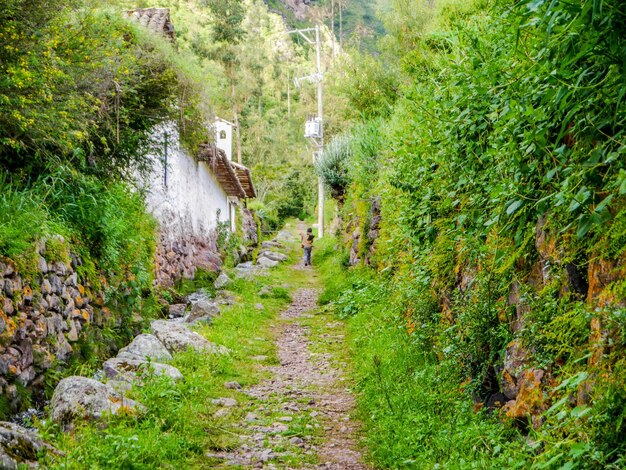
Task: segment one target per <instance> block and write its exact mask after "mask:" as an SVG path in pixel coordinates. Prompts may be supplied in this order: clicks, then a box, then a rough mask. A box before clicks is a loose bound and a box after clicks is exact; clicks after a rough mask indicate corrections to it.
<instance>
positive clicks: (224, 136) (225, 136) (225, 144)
mask: <svg viewBox="0 0 626 470" xmlns="http://www.w3.org/2000/svg"><path fill="white" fill-rule="evenodd" d="M213 125H214V126H215V146H216V147H217V148H218V149H222V150H223V151H224V152H226V156H227V157H228V159H229V160H232V159H233V125H232V124H231V123H230V122H228V121H225V120H223V119H220V118H216V119H215V123H214V124H213Z"/></svg>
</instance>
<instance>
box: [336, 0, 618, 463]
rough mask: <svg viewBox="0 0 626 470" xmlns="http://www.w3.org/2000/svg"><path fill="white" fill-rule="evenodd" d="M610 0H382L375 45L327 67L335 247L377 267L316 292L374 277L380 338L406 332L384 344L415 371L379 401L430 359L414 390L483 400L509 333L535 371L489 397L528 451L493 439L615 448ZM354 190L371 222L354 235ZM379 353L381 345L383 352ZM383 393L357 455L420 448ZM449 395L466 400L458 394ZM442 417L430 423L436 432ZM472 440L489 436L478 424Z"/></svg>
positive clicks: (498, 384)
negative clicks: (341, 160)
mask: <svg viewBox="0 0 626 470" xmlns="http://www.w3.org/2000/svg"><path fill="white" fill-rule="evenodd" d="M409 4H410V6H411V7H412V8H407V6H409ZM621 7H622V5H621V4H620V2H611V1H605V2H595V1H583V2H580V3H569V2H543V1H532V2H518V3H516V4H515V5H513V6H511V5H509V4H508V3H505V2H485V1H479V2H474V3H473V4H467V3H461V2H444V3H442V4H439V5H433V4H432V3H429V2H423V3H422V2H417V1H408V2H407V1H397V2H394V8H392V9H391V11H390V12H389V14H388V17H387V30H388V31H389V32H390V35H389V36H388V37H386V38H385V40H384V42H383V43H382V44H381V47H382V48H383V50H384V54H383V56H382V57H381V58H380V61H379V63H376V62H375V61H370V62H368V63H367V64H366V67H365V68H359V67H358V66H357V67H355V70H354V72H351V73H349V75H348V77H347V80H346V82H345V83H346V85H345V87H346V96H347V98H348V99H349V100H350V104H351V106H349V108H348V109H352V110H354V114H355V116H357V117H358V116H361V118H362V119H363V121H364V122H363V123H362V124H360V125H359V127H357V128H356V131H355V132H354V133H353V138H352V147H353V157H352V158H351V159H350V160H348V161H347V164H346V167H345V171H346V172H348V171H352V172H353V174H352V177H351V180H352V182H351V185H350V187H349V190H348V193H347V195H346V206H345V210H344V215H345V216H346V218H347V220H346V222H348V223H349V224H350V225H348V226H349V227H351V230H353V229H354V224H355V221H356V223H357V224H359V225H360V226H361V231H360V233H361V234H362V235H361V237H360V239H358V246H356V245H355V244H351V245H350V246H349V247H350V248H352V249H353V250H354V248H355V246H356V249H357V250H358V254H359V257H360V259H362V260H369V261H371V262H372V263H373V264H374V266H375V267H377V268H378V270H380V271H381V272H383V273H385V274H384V276H383V277H382V278H378V279H376V280H375V279H373V278H371V277H368V276H365V280H361V281H359V284H358V285H356V286H355V287H354V288H352V289H350V290H349V291H348V293H347V294H345V293H344V294H343V295H339V293H336V294H335V296H334V297H335V298H337V296H339V297H338V298H337V301H336V305H337V307H338V308H339V310H340V311H341V312H344V313H345V314H357V317H358V318H361V316H362V315H368V318H369V316H370V315H371V313H369V312H372V299H379V298H381V297H382V298H385V299H387V302H386V303H384V305H385V306H386V308H385V312H387V314H388V315H389V316H388V317H384V321H389V322H391V323H392V324H393V325H399V324H404V330H405V332H406V333H401V332H398V330H393V331H395V335H394V339H393V341H395V342H396V343H394V344H396V346H394V347H391V346H389V349H390V350H392V349H393V350H395V348H402V350H405V348H408V349H406V351H405V352H403V353H399V354H400V355H401V356H404V355H409V356H412V357H413V358H414V359H413V360H411V359H407V364H406V365H403V366H400V365H399V364H398V366H399V367H404V368H405V369H404V370H406V371H407V373H409V371H411V370H421V371H422V372H421V375H420V377H422V378H420V379H418V378H417V377H412V375H413V373H410V374H409V375H410V376H411V378H409V379H407V384H406V387H401V388H394V389H393V391H387V392H384V393H388V394H389V400H390V401H391V402H392V403H393V401H394V400H401V399H403V398H402V397H404V396H406V394H408V393H411V392H410V390H414V389H413V388H412V387H414V386H418V385H415V384H414V382H413V381H414V380H422V381H426V383H431V382H430V380H434V378H431V377H426V378H424V377H423V374H427V373H431V374H435V373H436V374H437V375H438V376H439V379H438V380H440V381H442V383H443V385H442V388H439V387H432V392H431V393H432V395H429V392H428V390H425V391H424V392H419V393H426V399H427V400H435V399H436V396H435V394H440V393H441V392H442V390H444V389H447V390H453V389H458V387H460V386H461V387H463V389H464V390H465V393H466V395H465V396H466V398H465V399H464V400H465V401H467V400H470V399H473V400H474V402H475V403H476V404H477V405H480V406H483V405H484V406H486V407H489V406H491V405H492V403H493V401H492V400H495V399H496V397H497V396H499V395H498V393H500V392H501V391H502V390H503V388H504V387H505V386H506V384H505V380H506V376H505V375H503V363H506V361H511V360H519V357H515V356H514V351H515V350H516V348H520V350H521V351H524V357H523V359H522V360H521V361H522V365H523V367H524V368H525V370H530V371H537V370H540V371H542V372H541V373H542V374H543V373H545V378H544V379H542V380H543V381H542V382H541V385H540V387H539V389H533V390H535V391H534V392H533V393H534V394H537V393H538V394H539V395H538V396H537V395H532V397H534V398H532V397H531V396H530V395H528V396H524V397H523V399H520V398H518V400H517V402H516V401H515V400H513V404H512V405H511V404H509V405H507V407H505V408H504V409H503V410H502V411H499V412H498V413H499V414H500V415H501V417H502V419H504V420H505V421H507V422H508V423H509V426H517V427H519V429H520V431H521V432H522V433H530V434H531V436H532V439H531V440H530V441H529V442H531V441H532V445H533V446H535V447H534V449H535V450H534V451H535V452H536V451H537V450H541V452H538V453H536V454H535V455H534V456H532V457H530V456H529V457H523V456H521V455H517V451H518V449H519V448H520V447H519V445H520V442H518V441H515V442H513V443H511V444H509V443H508V442H506V440H498V442H499V443H498V444H497V446H496V449H497V452H498V453H500V452H502V451H503V449H507V450H506V452H507V455H508V457H506V458H507V459H508V458H509V457H510V458H512V459H513V461H517V462H518V463H519V464H520V465H522V466H524V465H531V464H534V465H537V466H539V467H541V466H546V467H550V466H556V465H564V464H565V463H566V462H570V463H569V464H568V465H570V467H569V468H574V467H576V466H584V465H587V466H597V467H602V466H610V465H613V466H616V467H619V466H620V465H623V463H624V460H623V459H624V454H625V452H626V448H624V441H623V436H624V432H626V431H625V428H624V414H623V411H619V410H620V409H622V408H621V407H622V405H623V403H624V400H625V399H626V395H624V389H625V388H624V377H623V376H622V374H621V373H620V372H619V370H621V368H622V367H623V364H624V352H625V351H626V343H624V330H623V306H624V302H625V300H624V299H625V298H626V282H625V280H624V278H625V276H624V256H625V252H624V249H625V245H624V240H625V238H624V237H626V231H625V226H624V218H625V217H626V212H625V211H624V201H625V199H624V197H625V196H624V195H625V194H626V183H625V181H626V180H625V176H626V166H625V162H626V158H625V157H626V155H625V154H626V145H625V144H626V142H625V134H624V122H625V119H626V106H625V104H624V95H625V94H626V85H625V77H626V75H625V74H626V70H625V69H624V63H626V56H625V51H626V43H625V40H624V38H625V37H626V35H625V27H626V23H625V20H626V16H625V14H624V12H623V8H621ZM407 12H415V14H407ZM395 89H397V90H399V91H400V95H399V96H398V97H396V96H394V90H395ZM363 129H369V131H370V132H363ZM374 198H381V200H382V222H381V223H380V231H376V234H375V235H379V237H378V238H376V239H375V240H374V239H372V240H369V239H368V236H369V235H367V236H366V235H365V234H367V233H368V227H369V223H370V222H369V220H370V217H371V214H372V211H371V201H372V200H374ZM372 244H374V246H375V248H376V250H375V256H374V258H373V259H372V258H371V257H370V256H369V254H370V253H369V251H370V248H371V246H372ZM387 276H390V278H389V279H387ZM357 278H360V275H359V276H357ZM391 286H393V289H390V288H389V287H391ZM329 298H333V295H331V294H329ZM389 304H391V305H393V308H391V309H390V308H389V307H388V305H389ZM381 315H384V314H382V313H381ZM355 321H358V320H355ZM594 325H595V326H594ZM597 325H600V326H599V327H598V326H597ZM368 327H369V328H372V326H368ZM405 334H408V335H409V337H408V339H406V338H404V337H403V335H405ZM363 335H365V333H363ZM357 336H361V334H359V335H357ZM381 340H382V339H381ZM367 341H369V340H367ZM372 341H374V343H375V342H376V341H377V340H376V338H373V339H372ZM407 341H408V345H407ZM410 351H414V352H413V353H411V352H410ZM380 354H381V355H380V359H379V360H380V361H382V364H385V361H392V362H393V361H396V356H395V355H394V356H385V355H384V352H382V353H380ZM370 360H371V358H370ZM397 360H398V361H400V360H403V359H401V358H400V357H398V358H397ZM375 363H376V362H375V361H374V363H373V364H372V363H370V364H369V366H368V367H369V368H368V367H366V366H364V369H363V370H365V371H366V372H365V378H364V380H365V382H364V386H367V385H366V384H367V383H368V381H372V383H374V384H375V383H377V381H378V380H383V381H384V380H390V379H389V378H387V379H385V378H384V377H381V378H380V379H378V378H377V374H381V373H384V370H385V369H384V368H383V369H381V367H379V366H376V365H375ZM435 364H437V366H436V367H435ZM431 368H432V369H431ZM381 370H382V372H381ZM387 370H388V374H392V371H391V369H387ZM429 370H430V371H431V372H427V371H429ZM389 377H392V376H389ZM599 377H601V379H599ZM520 380H521V379H518V384H519V383H520ZM390 382H393V380H390ZM368 393H369V392H368ZM368 393H366V394H365V396H364V398H363V401H362V407H363V410H364V411H365V412H366V413H372V412H373V410H374V409H376V406H378V407H380V406H381V405H380V400H383V398H381V396H380V393H381V391H380V389H379V392H378V394H379V398H378V400H379V401H374V400H373V398H372V397H371V396H369V395H368ZM416 393H417V392H416ZM383 396H384V394H383ZM456 399H459V400H461V399H462V398H461V397H457V398H456ZM500 400H501V401H502V398H500ZM506 400H509V399H508V398H505V401H506ZM524 400H526V401H524ZM501 404H502V403H501ZM388 408H389V409H388V410H387V412H381V411H379V412H378V413H377V414H376V415H375V416H374V415H368V418H367V419H368V420H371V421H372V424H371V426H372V433H371V434H370V436H371V439H372V441H371V442H372V445H373V453H374V456H375V457H376V458H377V459H379V460H378V461H379V462H380V463H381V464H385V465H393V464H392V462H394V461H396V462H397V461H401V460H403V459H408V460H416V461H418V462H422V461H428V458H430V457H432V455H431V454H429V453H427V451H426V450H425V449H424V448H423V447H422V446H420V445H417V444H410V443H406V444H404V445H402V444H398V443H397V441H396V440H397V437H396V434H395V432H393V433H392V432H391V430H392V428H397V427H400V428H402V427H403V426H405V425H406V426H408V424H404V423H405V420H406V419H421V418H419V416H418V415H411V414H410V413H408V414H407V415H404V416H400V415H398V414H397V413H394V411H393V409H392V408H393V406H389V407H388ZM423 412H424V411H422V413H423ZM416 413H418V414H419V413H420V411H419V410H416ZM459 413H461V417H459V419H467V420H468V421H471V420H472V419H473V418H471V417H469V416H467V414H468V413H472V411H471V410H470V409H469V407H466V411H459ZM463 416H465V417H463ZM527 418H528V419H527ZM531 418H532V419H531ZM608 423H612V425H608ZM485 426H486V424H485ZM387 427H389V432H390V434H389V436H388V437H387V438H385V439H382V436H384V435H385V434H384V433H383V432H382V431H381V430H382V429H388V428H387ZM446 429H447V428H445V427H443V428H439V430H438V431H433V432H434V433H435V437H434V439H440V440H441V442H442V443H443V442H444V441H445V439H448V438H449V436H450V435H449V434H446V435H445V436H444V433H447V431H446ZM489 429H491V428H488V427H485V433H486V434H488V435H489V436H490V438H491V437H493V436H492V434H490V433H491V431H489ZM374 430H375V431H374ZM467 432H468V433H469V434H467V436H469V437H471V436H473V437H472V438H475V437H477V436H476V435H474V434H471V433H470V432H469V431H467ZM493 432H495V433H496V434H497V433H499V431H493ZM381 439H382V440H381ZM494 445H495V444H494ZM522 447H523V446H522ZM531 447H532V446H531ZM442 448H443V446H442ZM383 449H385V450H383ZM389 449H394V450H392V451H390V450H389ZM527 450H528V451H530V450H531V449H527ZM378 452H385V455H382V454H378ZM481 452H494V455H495V452H496V451H495V450H494V448H493V447H492V445H491V444H487V445H486V447H485V448H484V449H483V450H482V451H481ZM448 458H454V457H453V456H449V455H446V454H445V452H441V453H440V454H438V456H437V457H436V460H437V461H439V462H442V463H443V462H448V460H447V459H448ZM482 458H484V457H480V458H479V457H476V459H478V460H480V459H482ZM503 458H504V457H503ZM504 461H505V462H506V460H504ZM571 462H574V463H571ZM510 464H511V462H509V463H508V465H510Z"/></svg>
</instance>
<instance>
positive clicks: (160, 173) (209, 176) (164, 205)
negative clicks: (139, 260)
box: [144, 128, 230, 241]
mask: <svg viewBox="0 0 626 470" xmlns="http://www.w3.org/2000/svg"><path fill="white" fill-rule="evenodd" d="M159 135H160V140H161V142H162V146H161V152H160V153H161V155H154V156H153V157H152V158H153V161H154V166H153V169H152V173H151V174H150V176H149V177H148V178H147V179H146V180H144V189H145V190H146V192H147V195H146V203H147V206H148V210H149V211H150V212H151V213H152V214H153V215H154V216H155V217H156V218H157V220H158V221H159V222H160V224H161V231H162V233H163V234H164V235H165V236H166V237H167V238H169V239H170V240H172V241H173V240H174V239H179V240H182V239H186V238H189V237H205V236H207V235H208V233H209V232H210V231H211V229H214V228H215V227H216V226H217V211H218V210H219V211H220V216H219V217H220V221H221V222H225V221H227V222H229V219H230V210H229V209H230V208H229V204H228V197H227V195H226V193H225V192H224V191H223V190H222V188H221V186H220V185H219V183H218V182H217V180H216V179H215V177H214V175H213V173H212V171H211V168H210V166H209V165H208V164H207V163H205V162H197V161H196V159H195V158H194V157H192V156H190V155H189V154H187V152H186V151H185V150H184V149H183V148H182V147H181V146H180V144H179V142H178V137H177V136H178V133H177V132H176V130H175V129H173V128H169V129H168V130H167V136H168V137H167V141H168V144H167V163H166V165H167V170H166V168H165V162H164V161H163V153H164V147H165V142H164V141H165V138H164V136H165V131H161V132H159Z"/></svg>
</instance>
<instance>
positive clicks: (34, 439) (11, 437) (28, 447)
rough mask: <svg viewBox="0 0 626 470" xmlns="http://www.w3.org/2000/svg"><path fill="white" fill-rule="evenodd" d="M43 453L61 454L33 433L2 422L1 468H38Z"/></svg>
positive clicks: (0, 434)
mask: <svg viewBox="0 0 626 470" xmlns="http://www.w3.org/2000/svg"><path fill="white" fill-rule="evenodd" d="M43 452H51V453H54V454H58V453H59V452H58V451H57V450H56V449H55V448H54V447H52V446H51V445H50V444H48V443H46V442H44V441H43V440H42V439H41V438H40V437H39V436H38V435H37V434H35V433H34V432H33V431H30V430H28V429H26V428H23V427H22V426H18V425H17V424H15V423H9V422H4V421H0V468H3V469H10V470H13V469H16V470H17V468H19V467H20V466H27V467H36V466H37V460H38V456H39V455H40V454H41V453H43Z"/></svg>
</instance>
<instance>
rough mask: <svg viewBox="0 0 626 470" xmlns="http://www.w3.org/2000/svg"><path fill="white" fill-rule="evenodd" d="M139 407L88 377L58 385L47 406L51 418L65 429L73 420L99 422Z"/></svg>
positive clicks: (74, 378)
mask: <svg viewBox="0 0 626 470" xmlns="http://www.w3.org/2000/svg"><path fill="white" fill-rule="evenodd" d="M140 408H141V405H140V404H139V403H137V402H136V401H134V400H130V399H128V398H125V397H123V396H122V395H120V394H119V393H118V392H116V391H115V390H113V388H112V387H110V386H108V385H106V384H103V383H102V382H98V381H97V380H94V379H89V378H87V377H79V376H72V377H67V378H65V379H63V380H61V381H60V382H59V384H58V385H57V387H56V388H55V389H54V394H53V395H52V401H51V402H50V418H51V419H52V421H54V422H56V423H61V424H63V425H65V426H67V425H69V424H71V423H72V422H73V421H74V420H75V419H102V417H104V416H106V415H107V414H118V413H124V412H126V413H135V412H137V411H138V410H139V409H140Z"/></svg>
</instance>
